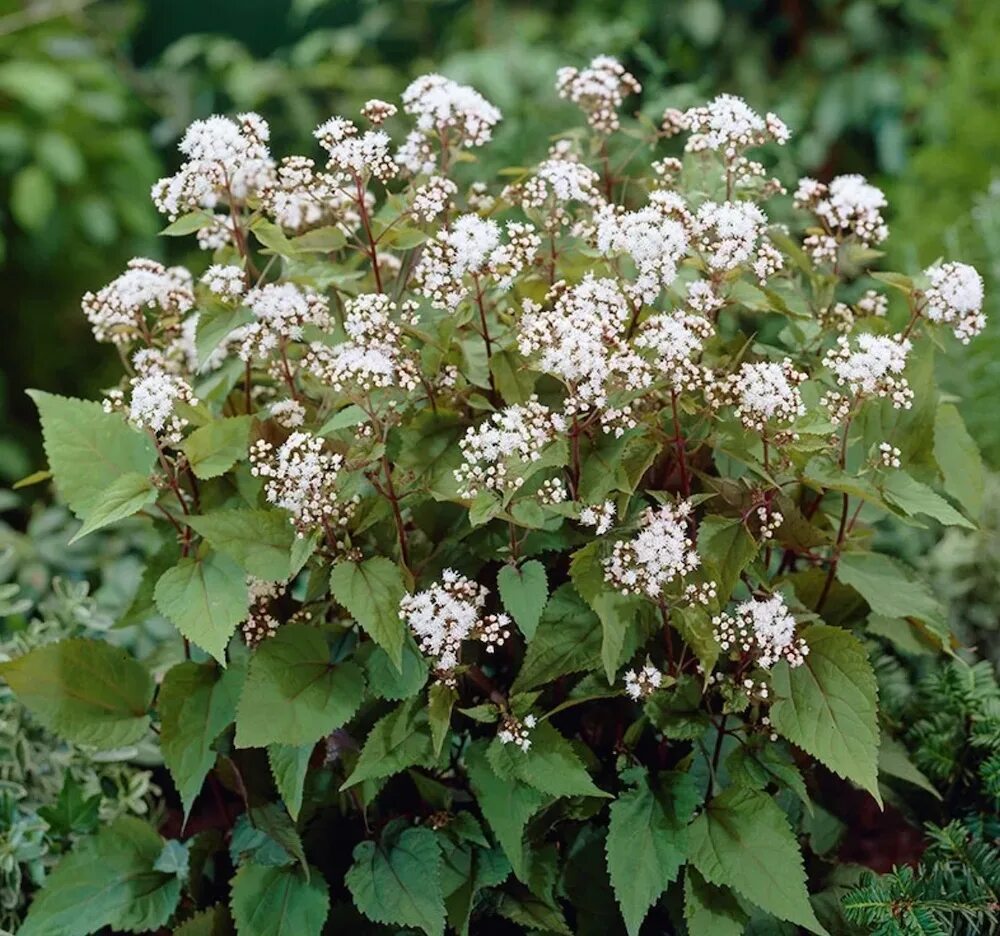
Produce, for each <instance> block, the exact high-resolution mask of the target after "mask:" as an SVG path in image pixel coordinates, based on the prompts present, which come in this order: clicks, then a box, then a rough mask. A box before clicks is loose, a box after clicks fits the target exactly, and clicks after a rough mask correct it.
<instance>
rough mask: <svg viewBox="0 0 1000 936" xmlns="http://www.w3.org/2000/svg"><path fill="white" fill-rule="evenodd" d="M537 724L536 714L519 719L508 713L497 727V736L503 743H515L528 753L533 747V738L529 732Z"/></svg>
mask: <svg viewBox="0 0 1000 936" xmlns="http://www.w3.org/2000/svg"><path fill="white" fill-rule="evenodd" d="M536 724H537V721H536V719H535V716H534V715H525V716H524V718H523V719H518V718H516V717H515V716H513V715H511V714H510V713H507V714H505V715H504V717H503V720H502V721H501V723H500V727H499V728H498V729H497V738H498V740H499V741H500V743H501V744H513V745H514V746H515V747H519V748H520V749H521V750H522V751H524V752H525V753H527V752H528V751H529V750H530V749H531V738H530V737H528V732H529V731H530V730H531V729H532V728H534V727H535V725H536Z"/></svg>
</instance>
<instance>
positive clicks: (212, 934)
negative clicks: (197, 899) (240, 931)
mask: <svg viewBox="0 0 1000 936" xmlns="http://www.w3.org/2000/svg"><path fill="white" fill-rule="evenodd" d="M232 933H233V924H232V921H231V920H230V919H229V909H228V908H227V907H226V905H225V904H221V903H220V904H216V905H215V906H214V907H209V908H208V909H207V910H202V911H201V912H200V913H196V914H194V915H193V916H191V917H189V918H188V919H187V920H185V921H184V922H183V923H182V924H181V925H180V926H178V927H177V929H175V930H174V933H173V936H232Z"/></svg>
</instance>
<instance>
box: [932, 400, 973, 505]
mask: <svg viewBox="0 0 1000 936" xmlns="http://www.w3.org/2000/svg"><path fill="white" fill-rule="evenodd" d="M934 459H935V461H936V462H937V463H938V467H939V468H940V469H941V476H942V477H943V478H944V489H945V491H947V492H948V493H949V494H950V495H951V496H952V497H954V498H955V500H957V501H958V502H959V503H960V504H961V505H962V506H963V507H964V508H965V509H966V510H967V511H968V512H969V513H970V514H971V515H972V516H973V517H978V516H979V514H980V511H981V510H982V509H983V491H984V487H985V478H984V475H983V459H982V456H981V455H980V454H979V447H978V446H977V445H976V440H975V439H973V438H972V436H971V435H969V431H968V429H966V428H965V423H964V422H962V416H961V414H960V413H959V411H958V409H957V408H956V407H955V406H953V405H952V404H951V403H942V404H941V405H940V406H939V407H938V408H937V414H936V418H935V420H934Z"/></svg>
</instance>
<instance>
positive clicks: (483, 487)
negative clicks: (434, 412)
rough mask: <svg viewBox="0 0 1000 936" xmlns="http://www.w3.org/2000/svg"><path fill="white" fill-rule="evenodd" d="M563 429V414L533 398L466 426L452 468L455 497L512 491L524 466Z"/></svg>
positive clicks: (539, 453)
mask: <svg viewBox="0 0 1000 936" xmlns="http://www.w3.org/2000/svg"><path fill="white" fill-rule="evenodd" d="M565 430H566V421H565V420H564V419H563V417H562V416H560V415H559V414H557V413H553V412H551V410H549V408H548V407H546V406H543V405H542V404H541V403H539V402H538V400H537V398H535V397H532V398H531V399H530V400H529V401H528V402H527V403H525V404H523V405H516V406H508V407H506V408H505V409H502V410H500V412H498V413H494V414H493V415H492V416H491V417H490V418H489V419H488V420H487V421H486V422H484V423H481V424H480V425H478V426H473V427H470V428H469V429H468V430H467V431H466V433H465V435H464V436H463V437H462V440H461V442H460V443H459V445H460V447H461V449H462V457H463V459H464V462H463V464H462V465H461V466H460V467H459V468H457V469H456V470H455V480H456V481H458V483H459V485H460V486H461V488H460V490H459V496H460V497H464V498H469V499H472V498H474V497H476V496H477V495H478V494H479V493H480V492H482V491H492V492H494V493H496V494H499V495H501V496H503V495H504V494H507V493H510V492H513V491H516V490H517V489H518V488H520V487H521V485H522V484H524V481H525V478H526V474H524V473H523V471H524V468H526V467H528V466H530V465H531V464H532V463H533V462H536V461H538V460H539V459H540V458H541V456H542V451H543V449H544V448H545V447H546V446H547V445H548V444H549V443H550V442H551V441H552V440H553V439H554V438H555V436H556V434H557V433H560V432H564V431H565Z"/></svg>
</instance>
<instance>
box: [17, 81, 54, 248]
mask: <svg viewBox="0 0 1000 936" xmlns="http://www.w3.org/2000/svg"><path fill="white" fill-rule="evenodd" d="M11 64H13V63H11ZM8 198H9V204H10V213H11V215H13V217H14V218H15V219H16V220H17V223H18V224H19V225H20V226H21V227H22V228H23V229H24V230H26V231H30V232H34V233H38V232H39V231H41V229H42V228H43V227H44V226H45V224H46V222H47V221H48V220H49V218H50V217H51V216H52V213H53V211H55V209H56V204H57V202H58V192H57V189H56V186H55V182H54V181H53V179H52V176H50V175H49V174H48V173H47V172H46V171H45V170H44V169H43V168H42V167H41V166H39V165H37V164H35V163H32V164H31V165H28V166H25V167H24V168H23V169H21V170H20V171H18V172H16V173H15V174H14V175H13V177H11V180H10V194H9V196H8Z"/></svg>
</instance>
